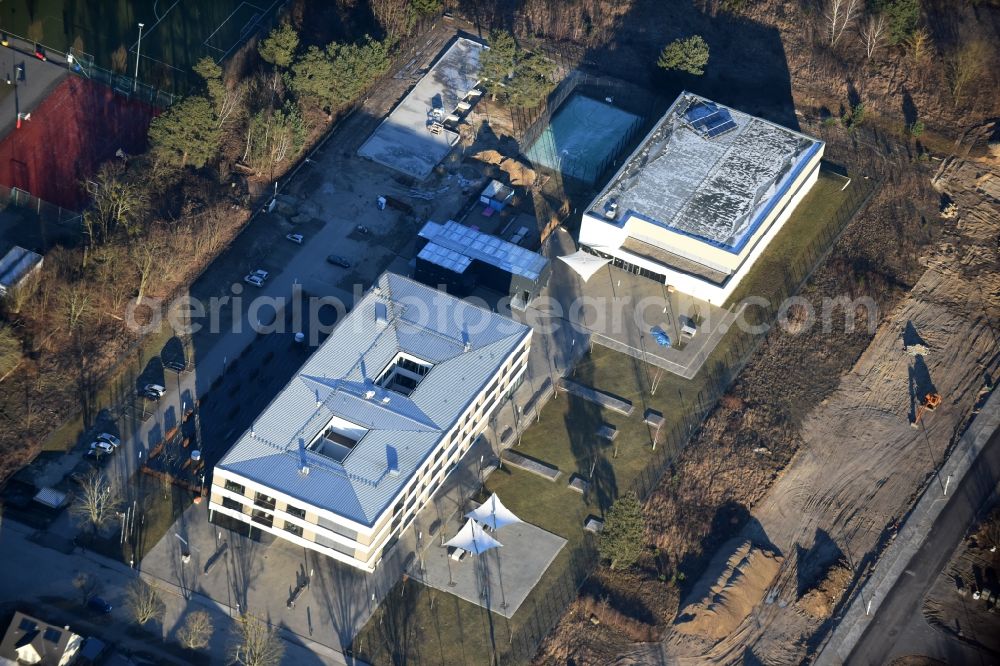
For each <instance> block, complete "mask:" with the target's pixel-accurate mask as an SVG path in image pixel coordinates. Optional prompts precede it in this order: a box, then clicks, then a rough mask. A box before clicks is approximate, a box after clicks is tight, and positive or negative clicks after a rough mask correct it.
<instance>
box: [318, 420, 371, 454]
mask: <svg viewBox="0 0 1000 666" xmlns="http://www.w3.org/2000/svg"><path fill="white" fill-rule="evenodd" d="M367 434H368V429H367V428H363V427H361V426H359V425H357V424H356V423H351V422H350V421H348V420H346V419H342V418H340V417H339V416H334V417H333V418H332V419H330V422H329V423H328V424H327V426H326V427H325V428H324V429H323V430H322V431H320V433H319V434H318V435H316V438H315V439H313V441H312V443H310V444H309V446H308V447H307V448H308V449H309V450H310V451H313V452H315V453H318V454H320V455H322V456H326V457H327V458H330V459H332V460H336V461H337V462H344V459H345V458H347V454H349V453H350V452H351V451H352V450H354V447H355V446H356V445H357V443H358V442H360V441H361V438H362V437H364V436H365V435H367Z"/></svg>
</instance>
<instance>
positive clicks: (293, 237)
mask: <svg viewBox="0 0 1000 666" xmlns="http://www.w3.org/2000/svg"><path fill="white" fill-rule="evenodd" d="M285 238H287V239H288V240H290V241H292V242H293V243H295V244H297V245H302V241H303V240H304V237H303V236H302V234H288V235H287V236H285Z"/></svg>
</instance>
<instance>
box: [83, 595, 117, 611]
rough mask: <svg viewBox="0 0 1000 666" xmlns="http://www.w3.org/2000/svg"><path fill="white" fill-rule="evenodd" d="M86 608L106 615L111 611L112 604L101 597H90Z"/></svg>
mask: <svg viewBox="0 0 1000 666" xmlns="http://www.w3.org/2000/svg"><path fill="white" fill-rule="evenodd" d="M87 608H89V609H90V610H93V611H97V612H98V613H103V614H104V615H107V614H108V613H110V612H111V609H112V606H111V604H109V603H108V602H107V601H105V600H104V599H102V598H101V597H91V598H90V601H88V602H87Z"/></svg>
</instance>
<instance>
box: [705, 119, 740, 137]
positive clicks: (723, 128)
mask: <svg viewBox="0 0 1000 666" xmlns="http://www.w3.org/2000/svg"><path fill="white" fill-rule="evenodd" d="M734 129H736V122H735V121H733V120H732V119H730V120H727V121H726V122H724V123H722V124H721V125H716V126H715V127H713V128H711V129H709V130H708V131H707V132H706V133H705V135H706V136H707V137H708V138H709V139H714V138H715V137H717V136H719V135H720V134H725V133H726V132H728V131H730V130H734Z"/></svg>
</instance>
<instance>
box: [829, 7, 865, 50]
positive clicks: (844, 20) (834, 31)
mask: <svg viewBox="0 0 1000 666" xmlns="http://www.w3.org/2000/svg"><path fill="white" fill-rule="evenodd" d="M860 8H861V0H829V2H828V4H827V10H826V22H827V29H826V32H827V36H828V37H829V39H830V46H833V45H835V44H836V43H837V42H838V41H839V40H840V38H841V37H842V36H843V34H844V31H846V30H847V28H848V27H850V25H851V24H852V23H854V19H855V18H857V15H858V11H859V10H860Z"/></svg>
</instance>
